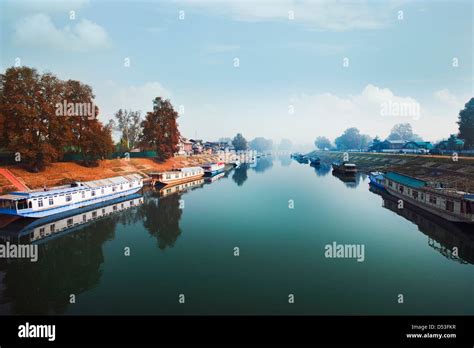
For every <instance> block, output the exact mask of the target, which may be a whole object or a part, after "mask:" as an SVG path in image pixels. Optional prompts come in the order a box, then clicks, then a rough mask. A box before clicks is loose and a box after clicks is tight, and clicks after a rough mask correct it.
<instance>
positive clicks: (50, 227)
mask: <svg viewBox="0 0 474 348" xmlns="http://www.w3.org/2000/svg"><path fill="white" fill-rule="evenodd" d="M55 229H56V226H55V225H54V224H51V225H50V226H49V231H50V232H54V230H55Z"/></svg>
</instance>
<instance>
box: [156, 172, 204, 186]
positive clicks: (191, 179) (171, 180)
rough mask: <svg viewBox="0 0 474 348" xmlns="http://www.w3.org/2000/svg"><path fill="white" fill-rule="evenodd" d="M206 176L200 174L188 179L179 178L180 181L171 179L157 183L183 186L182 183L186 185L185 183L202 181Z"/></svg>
mask: <svg viewBox="0 0 474 348" xmlns="http://www.w3.org/2000/svg"><path fill="white" fill-rule="evenodd" d="M203 175H204V174H199V175H193V176H187V177H184V178H179V179H169V180H166V179H157V180H156V181H157V183H160V184H162V185H177V184H181V183H184V182H188V181H194V180H197V179H200V178H202V176H203Z"/></svg>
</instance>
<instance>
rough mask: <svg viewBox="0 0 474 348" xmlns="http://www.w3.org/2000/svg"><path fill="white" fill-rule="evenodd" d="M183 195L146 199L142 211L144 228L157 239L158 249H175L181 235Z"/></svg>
mask: <svg viewBox="0 0 474 348" xmlns="http://www.w3.org/2000/svg"><path fill="white" fill-rule="evenodd" d="M181 195H182V194H181V193H178V191H176V192H175V194H170V195H167V196H161V197H160V198H159V199H158V198H157V197H156V195H155V197H153V195H151V196H150V197H149V198H148V199H146V201H145V204H144V205H143V207H142V209H141V214H142V217H143V226H144V227H145V228H146V230H147V231H148V233H150V235H152V236H153V237H155V238H156V240H157V242H158V248H160V249H161V250H165V249H166V248H167V247H173V246H174V244H175V243H176V240H177V239H178V237H179V235H180V234H181V229H180V227H179V220H180V219H181V214H182V209H181V208H180V201H181Z"/></svg>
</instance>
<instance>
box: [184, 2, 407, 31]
mask: <svg viewBox="0 0 474 348" xmlns="http://www.w3.org/2000/svg"><path fill="white" fill-rule="evenodd" d="M401 2H402V1H396V0H392V1H380V2H379V1H368V2H366V1H364V2H362V1H353V0H340V1H331V0H317V1H315V0H271V1H270V0H260V1H248V0H234V1H213V0H194V1H185V0H183V1H179V0H178V3H182V4H186V5H187V6H193V7H195V8H198V9H204V10H206V12H209V11H210V12H214V13H216V14H218V15H221V16H227V17H230V18H232V19H234V20H239V21H250V22H259V21H275V20H281V21H282V20H285V21H288V20H291V19H293V20H294V21H296V22H301V23H303V24H305V25H307V26H308V27H310V28H312V29H316V30H331V31H347V30H353V29H377V28H380V27H383V26H385V25H387V24H388V23H389V22H390V18H395V16H396V13H395V12H394V9H395V8H396V5H398V4H400V3H401Z"/></svg>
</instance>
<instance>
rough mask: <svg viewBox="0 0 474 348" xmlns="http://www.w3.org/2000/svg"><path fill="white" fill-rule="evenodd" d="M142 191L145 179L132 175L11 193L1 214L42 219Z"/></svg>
mask: <svg viewBox="0 0 474 348" xmlns="http://www.w3.org/2000/svg"><path fill="white" fill-rule="evenodd" d="M142 187H143V178H142V177H141V176H140V175H138V174H130V175H124V176H117V177H113V178H108V179H101V180H94V181H86V182H74V183H72V184H70V185H64V186H56V187H51V188H45V189H41V190H33V191H18V192H11V193H10V194H7V195H3V196H0V214H7V215H16V216H22V217H31V218H41V217H45V216H49V215H54V214H58V213H62V212H65V211H68V210H72V209H78V208H82V207H86V206H88V205H92V204H97V203H100V202H105V201H108V200H110V199H115V198H118V197H123V196H127V195H130V194H132V193H135V192H137V191H138V190H140V189H141V188H142Z"/></svg>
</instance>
